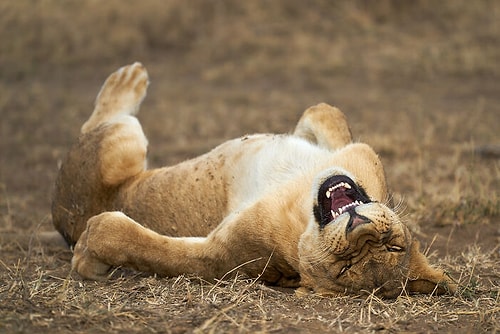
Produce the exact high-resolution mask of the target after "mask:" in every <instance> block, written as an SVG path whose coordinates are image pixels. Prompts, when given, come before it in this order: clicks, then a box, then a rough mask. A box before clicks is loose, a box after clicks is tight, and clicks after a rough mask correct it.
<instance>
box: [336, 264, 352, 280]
mask: <svg viewBox="0 0 500 334" xmlns="http://www.w3.org/2000/svg"><path fill="white" fill-rule="evenodd" d="M351 267H352V264H346V265H345V266H343V267H342V269H341V270H340V272H339V273H338V275H337V278H339V277H340V276H342V275H343V274H345V272H346V271H348V270H349V269H350V268H351Z"/></svg>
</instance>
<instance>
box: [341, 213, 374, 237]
mask: <svg viewBox="0 0 500 334" xmlns="http://www.w3.org/2000/svg"><path fill="white" fill-rule="evenodd" d="M350 215H351V217H350V218H349V223H347V232H351V231H352V230H354V229H355V228H356V227H358V226H360V225H363V224H368V223H371V222H372V221H371V220H370V219H368V218H366V217H365V216H362V215H358V214H357V213H356V211H354V210H353V212H350Z"/></svg>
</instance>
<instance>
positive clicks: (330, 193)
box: [326, 189, 332, 198]
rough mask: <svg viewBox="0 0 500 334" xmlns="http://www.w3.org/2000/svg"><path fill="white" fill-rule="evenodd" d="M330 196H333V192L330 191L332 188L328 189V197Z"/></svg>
mask: <svg viewBox="0 0 500 334" xmlns="http://www.w3.org/2000/svg"><path fill="white" fill-rule="evenodd" d="M330 196H332V192H331V191H330V189H328V191H327V192H326V198H330Z"/></svg>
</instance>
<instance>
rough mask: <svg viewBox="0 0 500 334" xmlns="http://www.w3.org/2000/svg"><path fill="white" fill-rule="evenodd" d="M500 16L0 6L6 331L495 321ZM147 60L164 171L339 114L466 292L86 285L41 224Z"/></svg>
mask: <svg viewBox="0 0 500 334" xmlns="http://www.w3.org/2000/svg"><path fill="white" fill-rule="evenodd" d="M498 22H500V6H499V3H498V2H496V1H487V0H484V1H474V2H473V1H466V0H457V1H453V2H451V1H450V2H440V3H439V5H438V4H437V3H436V2H432V1H425V0H420V1H413V2H411V3H410V2H399V1H389V0H387V1H379V2H370V1H361V0H359V1H351V2H331V1H311V2H301V1H273V2H264V1H250V2H241V3H237V2H231V1H219V2H209V1H201V0H193V1H189V2H184V1H166V2H155V1H150V0H145V1H141V2H140V5H139V3H135V2H122V1H118V0H117V1H108V2H105V3H99V5H98V3H96V2H93V1H81V2H65V3H61V2H59V1H55V0H46V1H40V2H36V3H33V2H31V1H16V2H5V3H2V4H0V40H2V43H0V44H1V45H0V64H2V65H1V71H0V113H1V116H2V117H1V123H0V301H1V303H0V332H5V333H19V332H30V333H32V332H49V331H50V332H63V333H66V332H76V333H80V332H92V333H100V332H106V333H118V332H124V331H125V332H141V333H142V332H153V333H156V332H160V333H164V332H165V333H182V332H287V333H288V332H291V333H302V332H306V333H307V332H344V331H345V332H382V333H386V332H398V333H399V332H405V333H421V332H470V333H472V332H474V333H476V332H491V333H495V332H498V331H499V330H500V306H499V305H500V303H499V300H500V268H499V263H500V247H499V241H500V225H499V221H500V204H499V203H500V201H499V192H498V190H499V189H500V157H499V155H498V151H499V149H498V147H499V146H500V135H499V124H500V94H499V92H500V91H499V85H498V82H499V77H500V31H499V29H500V28H499V25H498ZM135 60H140V61H142V62H143V63H144V64H145V65H146V67H147V68H148V70H149V72H150V76H151V81H152V84H151V86H150V90H149V95H148V97H147V99H146V101H145V102H144V104H143V107H142V111H141V114H140V116H139V118H140V120H141V122H142V124H143V126H144V128H145V132H146V134H147V135H148V138H149V140H150V153H149V161H150V165H152V166H160V165H163V164H172V163H175V162H179V161H182V160H184V159H186V158H189V157H193V156H196V155H197V154H200V153H202V152H205V151H206V150H208V149H210V148H211V147H213V146H215V145H217V144H218V143H221V142H223V141H224V140H226V139H229V138H232V137H236V136H240V135H243V134H246V133H254V132H287V131H290V130H291V129H292V128H293V127H294V124H295V122H296V121H297V120H298V118H299V116H300V114H301V113H302V111H303V110H305V109H306V108H307V107H309V106H311V105H313V104H316V103H318V102H327V103H330V104H333V105H337V106H338V107H340V108H341V109H342V110H344V111H345V112H346V114H347V116H348V118H349V120H350V123H351V124H352V128H353V132H354V135H355V137H356V138H357V139H359V140H360V141H364V142H367V143H369V144H371V145H372V146H373V147H374V148H375V150H376V151H378V152H379V153H380V155H381V157H382V160H383V162H384V164H385V167H386V171H387V176H388V180H389V182H390V185H391V188H392V189H393V193H394V199H395V202H400V201H401V202H402V206H403V208H404V216H405V219H406V221H407V222H408V224H409V226H410V227H411V228H412V230H413V231H414V232H415V233H416V234H417V235H418V238H419V239H420V240H421V242H422V245H423V247H424V248H425V249H426V251H427V253H428V255H429V257H430V259H431V262H433V263H435V264H436V265H438V266H441V267H443V268H445V269H446V270H447V271H449V272H450V274H451V275H452V276H453V277H455V278H456V280H457V281H458V282H459V284H460V289H459V292H458V293H457V294H456V295H455V296H441V297H436V296H400V297H399V298H397V299H395V300H380V299H378V298H377V297H375V296H373V295H370V296H368V297H367V296H346V297H343V298H335V299H332V298H321V297H318V296H310V297H297V296H296V295H295V294H294V292H293V291H291V290H284V289H277V288H270V287H265V286H262V285H261V284H259V283H258V282H255V281H253V280H248V279H245V278H243V277H239V278H237V279H234V280H230V281H221V282H218V283H217V284H212V283H208V282H203V281H201V280H200V279H198V278H196V277H176V278H158V277H151V276H147V275H143V274H138V273H134V272H130V271H128V270H117V271H116V272H115V273H114V274H113V278H112V279H111V280H110V281H109V282H89V281H82V280H81V279H80V278H79V277H78V275H76V274H74V273H71V272H70V264H69V261H70V259H71V251H70V250H68V249H66V248H63V247H60V246H57V245H43V244H42V243H41V242H40V240H39V239H38V237H37V233H38V232H40V231H49V230H51V217H50V203H51V191H52V190H51V189H52V185H53V182H54V180H55V176H56V173H57V166H58V163H59V161H60V160H61V159H62V157H63V156H64V154H65V152H66V151H67V149H68V148H69V146H70V144H71V142H72V141H73V140H74V138H75V136H76V134H77V132H78V129H79V127H80V126H81V124H82V123H83V122H84V120H85V119H86V117H88V115H89V113H90V112H91V110H92V101H93V99H94V97H95V94H96V93H97V91H98V89H99V87H100V85H101V84H102V81H103V80H104V79H105V77H106V76H107V75H108V74H109V73H110V72H111V71H113V70H114V69H116V68H117V67H119V66H121V65H124V64H126V63H130V62H132V61H135ZM489 145H492V146H489ZM488 147H492V149H487V148H488ZM488 152H490V153H488Z"/></svg>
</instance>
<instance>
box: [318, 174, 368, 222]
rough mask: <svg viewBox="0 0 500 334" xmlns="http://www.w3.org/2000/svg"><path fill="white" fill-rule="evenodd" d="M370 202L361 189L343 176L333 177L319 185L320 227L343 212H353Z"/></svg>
mask: <svg viewBox="0 0 500 334" xmlns="http://www.w3.org/2000/svg"><path fill="white" fill-rule="evenodd" d="M369 202H371V201H370V199H369V198H368V196H367V195H366V192H365V191H364V189H363V188H361V187H360V186H358V185H357V184H356V183H355V182H354V181H353V180H352V179H351V178H349V177H347V176H345V175H334V176H332V177H330V178H328V179H327V180H326V181H325V182H323V184H322V185H321V187H320V189H319V193H318V204H319V211H320V212H319V216H320V217H317V218H319V219H318V220H319V221H320V225H321V226H324V225H326V224H328V223H330V222H332V221H334V220H335V219H336V218H337V217H338V216H340V215H341V214H343V213H345V212H349V213H351V216H352V215H353V213H354V212H355V211H354V209H355V208H356V207H357V206H359V205H362V204H366V203H369Z"/></svg>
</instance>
